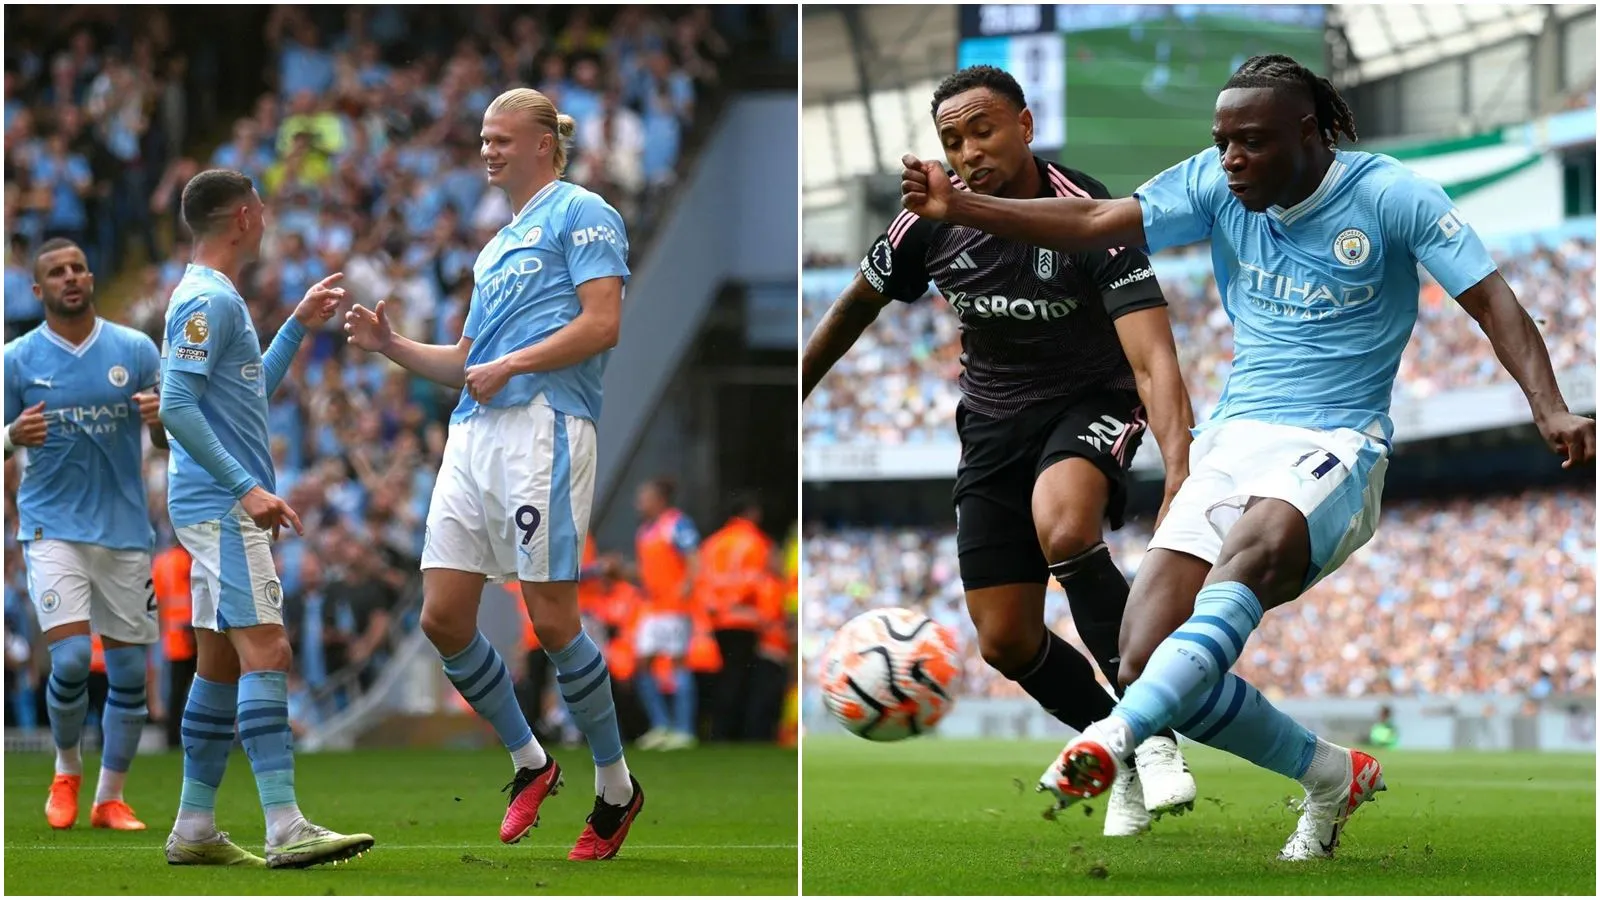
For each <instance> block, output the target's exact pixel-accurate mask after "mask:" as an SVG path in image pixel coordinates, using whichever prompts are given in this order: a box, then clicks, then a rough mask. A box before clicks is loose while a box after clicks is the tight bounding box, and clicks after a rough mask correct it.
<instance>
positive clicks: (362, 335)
mask: <svg viewBox="0 0 1600 900" xmlns="http://www.w3.org/2000/svg"><path fill="white" fill-rule="evenodd" d="M383 304H384V301H382V300H379V301H378V305H377V307H376V308H375V309H367V308H366V307H365V306H362V305H361V304H359V303H357V304H356V305H355V306H354V307H352V308H351V310H350V311H349V312H347V313H345V314H344V333H345V334H346V335H347V336H348V337H349V338H350V343H352V344H355V345H356V346H357V347H360V348H361V349H363V350H365V351H367V352H368V353H383V352H384V351H386V350H388V349H389V343H390V342H391V341H393V340H394V329H393V328H390V327H389V315H388V313H386V312H385V311H384V308H383Z"/></svg>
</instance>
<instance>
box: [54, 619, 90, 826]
mask: <svg viewBox="0 0 1600 900" xmlns="http://www.w3.org/2000/svg"><path fill="white" fill-rule="evenodd" d="M91 652H92V646H91V643H90V638H89V635H87V634H74V635H71V636H68V637H64V638H61V639H59V640H56V641H54V642H52V643H51V644H50V679H49V681H48V682H47V683H46V685H45V703H46V705H47V706H48V707H49V711H50V732H51V736H52V737H53V738H54V739H55V745H56V774H55V777H54V778H53V779H51V782H50V792H49V794H48V795H47V797H46V799H45V807H44V813H45V820H46V821H47V822H49V823H50V827H51V828H58V829H59V828H71V827H72V826H74V825H76V824H77V823H78V791H79V789H80V788H81V787H82V784H83V758H82V756H81V755H80V753H79V749H78V748H79V744H80V742H81V741H82V739H83V719H84V715H85V714H86V712H87V710H88V707H89V658H90V656H91Z"/></svg>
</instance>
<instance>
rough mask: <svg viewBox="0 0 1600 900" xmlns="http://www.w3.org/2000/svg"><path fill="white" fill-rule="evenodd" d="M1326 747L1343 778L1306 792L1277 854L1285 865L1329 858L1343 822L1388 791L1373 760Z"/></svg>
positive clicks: (1336, 842)
mask: <svg viewBox="0 0 1600 900" xmlns="http://www.w3.org/2000/svg"><path fill="white" fill-rule="evenodd" d="M1328 746H1329V747H1330V748H1332V749H1334V750H1335V751H1336V752H1338V753H1339V754H1341V755H1342V756H1343V760H1342V762H1343V769H1344V772H1343V776H1344V777H1343V778H1341V779H1335V780H1330V781H1329V782H1327V783H1326V784H1325V785H1323V786H1319V787H1316V788H1306V799H1305V800H1304V801H1303V802H1302V803H1301V804H1300V810H1301V812H1300V821H1299V823H1298V824H1296V825H1295V829H1294V834H1291V835H1289V842H1288V843H1287V844H1284V845H1283V850H1282V852H1280V853H1279V854H1278V858H1279V859H1281V860H1284V861H1286V862H1300V861H1303V860H1308V859H1330V858H1332V857H1333V851H1334V850H1335V849H1337V848H1338V846H1339V835H1340V834H1341V833H1342V832H1343V831H1344V824H1345V822H1346V821H1348V820H1349V818H1350V816H1351V815H1352V814H1353V813H1355V811H1356V810H1357V809H1359V808H1360V807H1361V804H1363V803H1366V802H1367V801H1368V800H1375V799H1377V795H1378V792H1379V791H1385V790H1388V789H1389V788H1388V786H1387V785H1385V784H1384V783H1383V767H1382V766H1381V765H1379V764H1378V761H1377V760H1376V759H1373V758H1372V757H1370V756H1368V755H1367V754H1365V753H1362V752H1361V751H1360V750H1346V749H1344V748H1343V747H1333V745H1328ZM1319 749H1321V748H1319Z"/></svg>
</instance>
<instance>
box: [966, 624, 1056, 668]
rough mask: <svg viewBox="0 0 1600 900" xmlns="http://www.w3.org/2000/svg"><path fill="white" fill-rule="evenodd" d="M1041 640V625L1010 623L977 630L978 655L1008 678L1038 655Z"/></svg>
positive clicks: (1042, 632) (1042, 635) (1042, 638)
mask: <svg viewBox="0 0 1600 900" xmlns="http://www.w3.org/2000/svg"><path fill="white" fill-rule="evenodd" d="M1043 640H1044V623H1042V622H1036V623H1033V625H1032V627H1029V626H1028V625H1027V623H1021V622H1013V623H1010V624H1008V625H1007V626H1006V627H1004V628H1001V627H994V626H992V625H991V626H990V627H988V628H984V627H982V626H980V627H979V628H978V652H979V653H981V654H982V655H983V661H984V662H986V663H988V664H989V665H990V666H991V667H993V668H994V670H995V671H997V672H999V673H1000V674H1002V675H1006V676H1010V675H1014V674H1018V673H1021V672H1022V670H1023V669H1024V668H1025V667H1026V666H1027V665H1028V664H1029V663H1031V662H1033V660H1034V657H1036V656H1038V654H1039V644H1040V642H1041V641H1043Z"/></svg>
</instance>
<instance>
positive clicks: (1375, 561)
mask: <svg viewBox="0 0 1600 900" xmlns="http://www.w3.org/2000/svg"><path fill="white" fill-rule="evenodd" d="M1594 517H1595V502H1594V497H1593V495H1592V494H1591V493H1588V492H1580V491H1573V490H1538V491H1529V492H1525V493H1522V494H1517V495H1514V496H1500V497H1494V498H1488V499H1485V498H1474V499H1460V500H1451V501H1448V502H1438V501H1431V502H1421V501H1412V502H1403V503H1395V504H1392V505H1391V506H1390V507H1389V508H1388V509H1386V510H1385V511H1384V515H1383V523H1382V525H1381V526H1380V528H1379V529H1378V533H1377V536H1376V537H1375V538H1374V539H1373V540H1372V542H1371V543H1370V544H1369V545H1368V546H1366V547H1365V548H1363V549H1361V550H1360V551H1358V552H1357V553H1356V554H1355V555H1354V556H1353V557H1352V558H1351V559H1350V560H1349V561H1348V562H1346V563H1345V564H1344V566H1342V567H1341V568H1340V569H1338V570H1337V571H1336V572H1335V573H1334V574H1333V575H1331V576H1329V577H1328V579H1327V580H1325V581H1324V582H1322V583H1321V584H1318V585H1317V586H1316V587H1315V588H1313V589H1312V591H1311V592H1310V593H1309V594H1308V595H1307V596H1306V597H1305V598H1303V599H1301V600H1300V601H1298V602H1296V603H1294V604H1292V605H1290V606H1287V607H1283V608H1281V609H1277V610H1274V611H1272V612H1271V613H1270V614H1269V615H1268V616H1267V617H1266V618H1265V620H1264V621H1263V622H1262V625H1261V628H1260V630H1259V631H1258V632H1257V633H1256V634H1255V635H1254V636H1252V637H1251V639H1250V643H1249V646H1247V647H1246V648H1245V652H1244V655H1243V656H1242V657H1241V658H1240V660H1239V663H1238V667H1237V668H1236V670H1235V671H1237V672H1238V673H1239V674H1240V675H1241V676H1242V677H1244V678H1246V679H1248V680H1249V681H1251V682H1252V683H1253V684H1255V685H1256V686H1257V687H1259V688H1260V689H1261V690H1262V691H1263V692H1264V693H1266V694H1268V695H1269V696H1297V697H1364V696H1374V695H1399V696H1407V695H1429V696H1459V695H1463V694H1480V693H1481V694H1501V695H1515V696H1525V697H1529V698H1532V699H1539V698H1542V697H1545V696H1548V695H1551V694H1564V693H1592V692H1593V691H1594V689H1595V664H1594V658H1595V570H1594V560H1595V531H1594V520H1595V518H1594ZM1149 539H1150V533H1149V522H1148V521H1133V522H1130V523H1129V524H1128V526H1127V527H1125V528H1123V529H1122V530H1121V531H1118V532H1114V533H1112V534H1111V535H1109V536H1108V540H1107V543H1108V544H1109V545H1110V546H1111V548H1112V552H1113V555H1114V556H1115V558H1116V559H1117V560H1118V562H1119V564H1120V565H1121V567H1122V568H1123V570H1124V572H1125V573H1127V574H1128V576H1129V577H1130V578H1132V577H1133V575H1134V573H1136V572H1137V570H1138V566H1139V560H1140V558H1141V557H1142V555H1143V553H1144V548H1145V546H1146V545H1147V544H1148V542H1149ZM1464 549H1465V550H1466V551H1467V552H1463V550H1464ZM803 571H804V573H805V581H804V594H803V599H802V608H803V616H804V621H805V623H806V637H805V642H804V644H803V645H802V651H801V652H802V653H803V654H804V656H803V658H804V659H805V660H806V666H807V669H808V672H809V673H810V675H812V676H814V675H815V667H816V666H817V665H818V663H819V661H820V659H821V655H822V649H823V648H824V647H825V646H826V644H827V641H828V640H830V639H831V638H832V635H833V633H834V631H836V630H837V629H838V628H839V626H841V625H843V624H844V623H845V622H847V621H849V619H850V618H851V617H853V616H855V615H857V614H859V613H862V612H865V611H866V610H868V609H871V608H877V607H886V606H903V607H909V608H912V609H916V610H920V611H923V612H926V613H927V614H928V615H930V616H931V617H933V618H934V619H936V620H937V621H939V622H941V623H943V624H945V625H948V626H950V627H951V628H953V629H955V631H956V633H957V635H958V636H960V638H961V646H962V653H963V661H964V671H963V676H964V681H963V684H962V688H961V689H962V692H963V693H965V694H968V695H981V696H1023V695H1022V692H1021V689H1020V688H1019V687H1017V686H1016V685H1015V684H1014V683H1012V682H1010V681H1007V680H1006V679H1005V678H1004V677H1003V676H1001V675H1000V674H999V673H997V672H995V671H994V670H993V669H991V668H989V666H987V665H986V664H985V663H984V662H983V660H982V658H980V657H979V656H978V654H977V649H976V648H977V639H976V633H975V632H974V631H973V628H972V625H971V622H970V620H969V619H968V618H967V614H966V611H965V608H964V606H963V605H962V594H961V580H960V574H959V572H958V570H957V568H956V547H955V533H954V531H952V530H941V529H859V528H858V529H842V530H829V531H817V532H814V533H808V534H807V535H806V538H805V556H804V562H803ZM1046 619H1047V621H1049V622H1050V624H1051V627H1052V628H1053V629H1054V630H1055V632H1056V633H1057V634H1059V635H1061V636H1062V638H1064V639H1066V640H1067V641H1068V642H1069V643H1072V644H1073V645H1074V646H1076V647H1078V648H1079V649H1080V650H1082V649H1083V644H1082V642H1081V641H1079V639H1078V635H1077V631H1076V630H1075V629H1074V628H1073V625H1072V617H1071V613H1070V612H1069V610H1068V606H1067V602H1066V595H1065V594H1063V593H1062V592H1061V591H1060V589H1059V588H1057V587H1056V586H1055V585H1053V584H1052V585H1051V588H1050V592H1049V593H1048V595H1047V598H1046ZM808 684H812V685H814V684H815V678H814V677H811V678H808Z"/></svg>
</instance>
